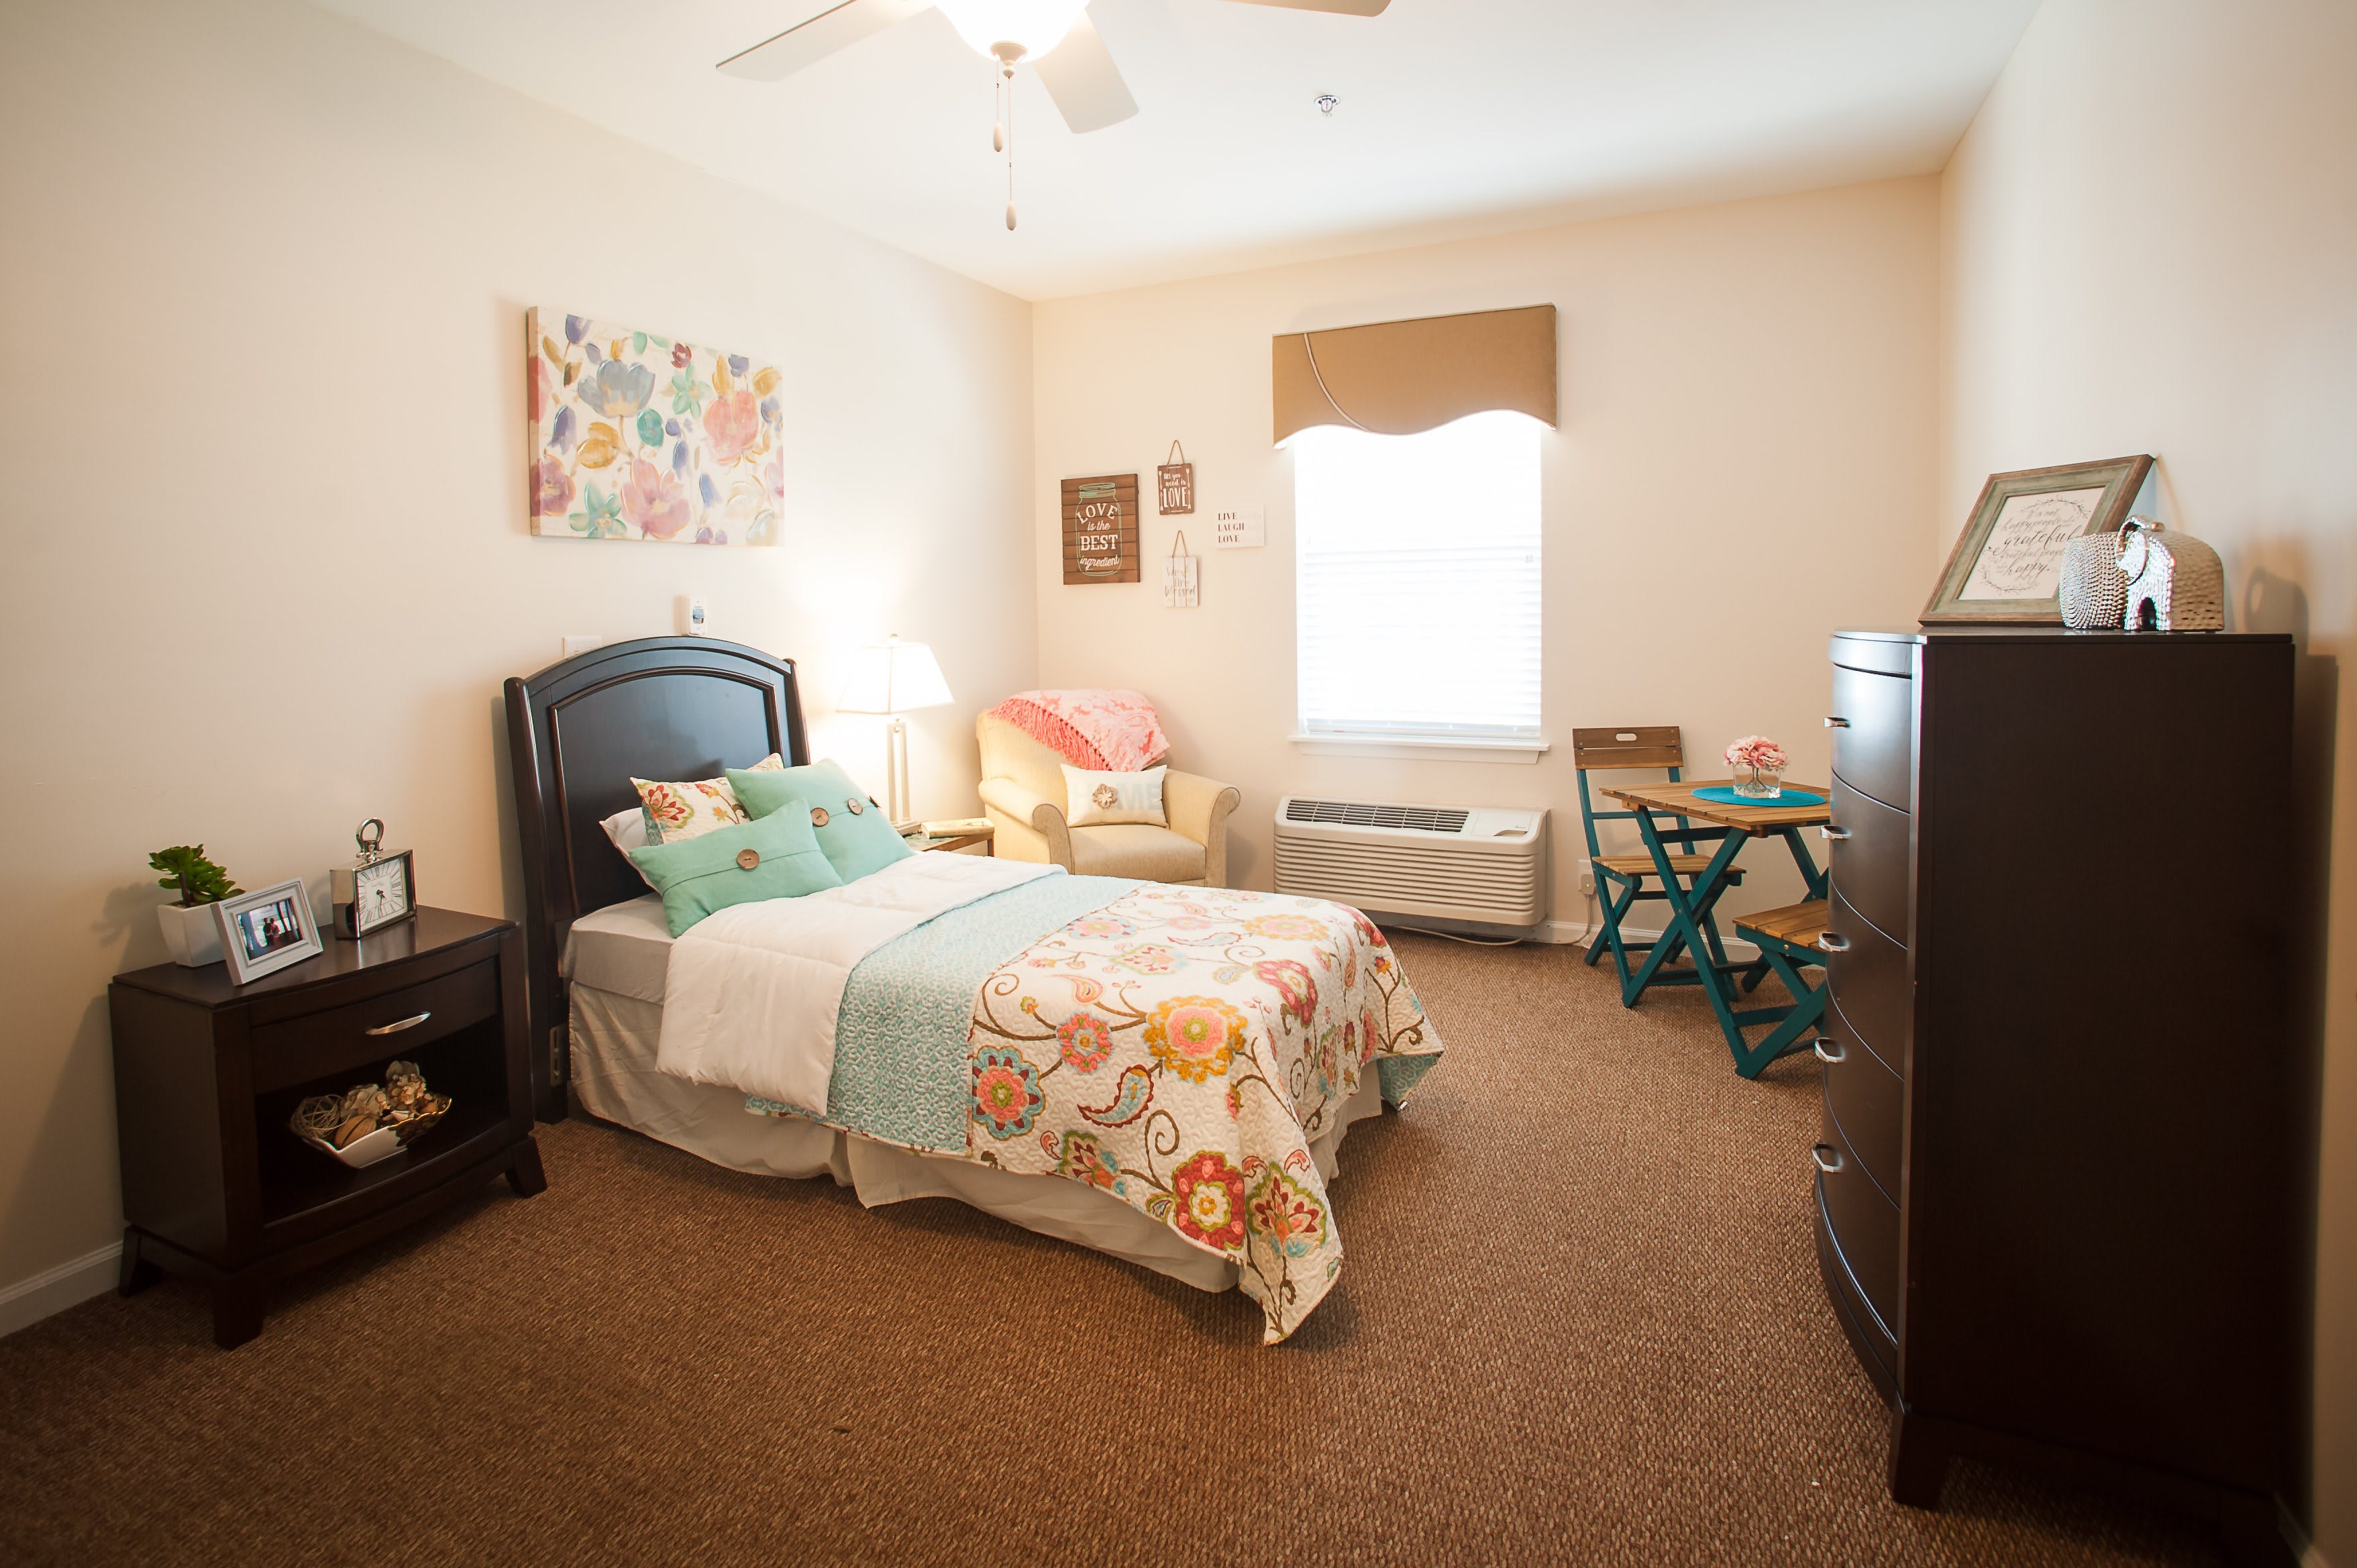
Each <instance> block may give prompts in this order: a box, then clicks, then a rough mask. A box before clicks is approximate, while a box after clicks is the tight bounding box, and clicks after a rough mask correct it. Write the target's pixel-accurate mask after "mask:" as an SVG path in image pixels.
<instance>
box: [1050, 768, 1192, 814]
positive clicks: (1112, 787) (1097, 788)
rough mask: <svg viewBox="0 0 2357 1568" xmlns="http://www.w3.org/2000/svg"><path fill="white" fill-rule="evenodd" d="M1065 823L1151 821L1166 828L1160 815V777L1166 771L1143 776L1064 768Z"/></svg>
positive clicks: (1146, 772) (1145, 773)
mask: <svg viewBox="0 0 2357 1568" xmlns="http://www.w3.org/2000/svg"><path fill="white" fill-rule="evenodd" d="M1063 766H1064V821H1065V822H1067V823H1069V824H1070V825H1071V826H1073V827H1076V828H1095V827H1103V826H1104V825H1106V824H1107V823H1110V822H1151V823H1153V824H1154V825H1155V826H1156V827H1157V828H1162V827H1168V826H1169V825H1170V823H1169V820H1168V818H1167V817H1165V816H1164V815H1163V812H1162V776H1163V775H1164V774H1165V773H1167V772H1168V771H1169V769H1168V768H1147V769H1146V771H1145V772H1143V773H1092V772H1090V771H1089V770H1088V769H1087V768H1075V767H1073V766H1072V765H1071V763H1069V762H1067V763H1065V764H1064V765H1063Z"/></svg>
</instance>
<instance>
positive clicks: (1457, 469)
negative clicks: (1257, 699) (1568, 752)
mask: <svg viewBox="0 0 2357 1568" xmlns="http://www.w3.org/2000/svg"><path fill="white" fill-rule="evenodd" d="M1544 428H1545V427H1544V425H1542V424H1539V422H1538V421H1536V420H1534V419H1532V418H1530V417H1529V416H1528V415H1526V414H1521V413H1477V414H1474V415H1472V416H1471V417H1469V418H1466V419H1460V420H1458V421H1457V422H1456V423H1455V424H1446V425H1443V426H1441V427H1440V428H1439V429H1437V430H1430V431H1426V432H1425V433H1424V434H1422V435H1369V434H1368V433H1366V432H1365V431H1361V430H1350V429H1343V428H1339V427H1336V426H1333V425H1319V426H1317V427H1316V428H1313V429H1309V430H1304V431H1301V432H1300V433H1298V434H1297V435H1295V436H1294V437H1293V439H1292V441H1291V443H1290V445H1291V446H1292V448H1293V453H1294V459H1293V463H1294V467H1293V474H1294V481H1293V483H1294V491H1293V493H1294V564H1295V577H1294V596H1295V601H1296V611H1297V628H1298V629H1297V639H1298V644H1297V663H1298V665H1299V673H1300V688H1301V697H1300V702H1301V714H1300V717H1301V734H1300V736H1299V738H1301V739H1304V740H1318V739H1356V740H1361V741H1378V742H1380V741H1394V742H1408V743H1425V744H1429V743H1435V742H1441V743H1446V742H1452V741H1453V742H1458V743H1460V744H1466V745H1471V746H1480V745H1482V744H1484V743H1487V744H1490V745H1499V746H1512V743H1515V742H1523V743H1527V744H1528V745H1529V746H1530V747H1531V748H1532V749H1533V751H1535V750H1536V749H1537V745H1538V736H1539V433H1540V432H1541V431H1542V430H1543V429H1544Z"/></svg>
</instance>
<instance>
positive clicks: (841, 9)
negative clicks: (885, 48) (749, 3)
mask: <svg viewBox="0 0 2357 1568" xmlns="http://www.w3.org/2000/svg"><path fill="white" fill-rule="evenodd" d="M932 4H933V0H843V3H842V4H841V5H835V6H833V7H831V8H829V9H827V10H824V11H821V12H820V13H819V14H818V15H817V16H813V17H812V18H811V19H810V20H809V21H807V22H802V23H797V24H796V25H795V26H793V27H788V28H787V29H786V30H785V31H784V32H782V33H780V34H779V35H778V36H777V37H776V38H765V39H763V40H762V41H761V42H759V43H758V44H755V45H754V46H753V47H752V48H749V49H746V50H744V51H742V52H741V53H738V54H733V55H730V56H729V57H728V58H727V59H724V60H722V61H721V62H720V69H721V70H725V71H726V72H727V73H728V74H729V75H731V76H741V77H743V78H745V79H746V80H747V81H784V80H785V79H786V78H787V77H790V76H791V75H793V73H794V72H796V71H798V70H802V67H804V66H806V65H815V64H816V63H817V62H819V61H820V60H823V59H825V58H826V57H827V56H829V55H831V54H833V53H834V51H835V50H837V49H840V48H848V47H850V46H851V45H853V44H856V43H857V42H858V41H859V40H860V39H862V38H866V37H867V36H868V35H869V34H870V33H880V32H882V31H883V30H884V29H885V28H887V27H890V26H891V25H892V24H893V23H895V22H901V21H906V20H907V19H908V18H909V17H910V16H915V15H916V14H917V13H918V12H920V11H929V10H931V9H932Z"/></svg>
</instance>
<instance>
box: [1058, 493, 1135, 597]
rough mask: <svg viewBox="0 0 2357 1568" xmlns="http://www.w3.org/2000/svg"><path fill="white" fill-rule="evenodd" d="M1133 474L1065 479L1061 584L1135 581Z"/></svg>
mask: <svg viewBox="0 0 2357 1568" xmlns="http://www.w3.org/2000/svg"><path fill="white" fill-rule="evenodd" d="M1137 568H1138V556H1137V476H1136V475H1135V474H1103V475H1100V476H1098V477H1096V478H1083V479H1066V480H1065V481H1064V581H1065V582H1066V583H1068V584H1071V583H1135V582H1136V581H1138V570H1137Z"/></svg>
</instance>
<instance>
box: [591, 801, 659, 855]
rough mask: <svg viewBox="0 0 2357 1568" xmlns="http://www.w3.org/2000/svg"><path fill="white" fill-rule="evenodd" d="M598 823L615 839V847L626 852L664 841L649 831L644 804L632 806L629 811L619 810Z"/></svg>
mask: <svg viewBox="0 0 2357 1568" xmlns="http://www.w3.org/2000/svg"><path fill="white" fill-rule="evenodd" d="M597 825H598V826H599V827H601V828H603V829H605V830H606V836H607V837H608V838H609V839H611V840H613V841H614V847H615V848H616V849H619V850H620V851H621V852H622V853H623V854H630V852H631V851H632V850H634V849H644V848H646V847H647V845H649V844H651V843H662V840H661V839H658V838H654V837H651V836H650V835H649V833H648V832H647V809H646V808H645V807H644V806H632V807H631V808H630V810H629V811H617V812H615V813H614V814H613V815H612V816H610V817H608V818H607V819H606V820H605V821H604V822H599V823H598V824H597Z"/></svg>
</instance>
